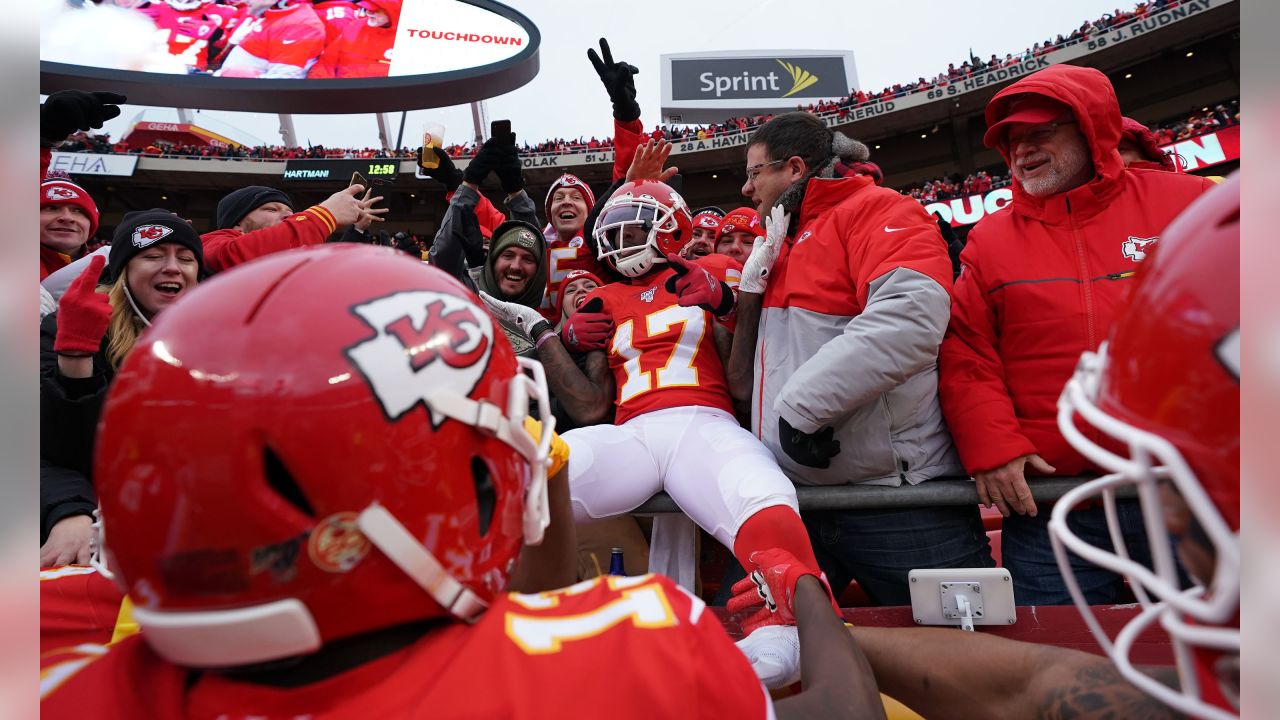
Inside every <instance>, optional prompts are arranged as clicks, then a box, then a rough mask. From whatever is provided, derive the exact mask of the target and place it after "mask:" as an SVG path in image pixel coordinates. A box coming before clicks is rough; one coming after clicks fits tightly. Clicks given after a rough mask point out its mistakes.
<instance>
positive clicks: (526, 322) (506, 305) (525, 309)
mask: <svg viewBox="0 0 1280 720" xmlns="http://www.w3.org/2000/svg"><path fill="white" fill-rule="evenodd" d="M480 299H481V300H484V304H485V305H486V306H488V308H489V312H490V313H492V314H493V316H494V317H496V318H498V319H499V320H502V321H505V322H506V323H507V324H509V325H514V326H515V327H517V328H520V330H522V331H524V334H525V335H528V336H529V339H530V340H532V341H534V342H535V343H536V342H538V338H539V337H540V336H542V335H543V334H544V333H547V332H551V323H549V322H547V320H546V318H544V317H542V313H540V312H538V311H537V310H534V309H533V308H531V307H529V306H527V305H520V304H519V303H511V302H505V301H503V300H499V299H498V298H496V297H494V296H492V295H490V294H488V293H486V292H485V291H483V290H481V291H480Z"/></svg>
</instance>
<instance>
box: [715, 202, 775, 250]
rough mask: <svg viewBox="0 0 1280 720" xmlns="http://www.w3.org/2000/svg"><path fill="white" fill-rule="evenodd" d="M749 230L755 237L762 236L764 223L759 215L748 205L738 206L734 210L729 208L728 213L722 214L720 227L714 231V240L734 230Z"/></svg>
mask: <svg viewBox="0 0 1280 720" xmlns="http://www.w3.org/2000/svg"><path fill="white" fill-rule="evenodd" d="M735 231H743V232H749V233H751V234H752V235H755V236H756V237H764V223H762V222H760V215H759V214H757V213H756V211H755V210H753V209H751V208H749V207H740V208H738V209H736V210H730V211H729V214H728V215H725V216H724V220H722V221H721V222H720V229H719V230H717V231H716V241H717V242H719V240H720V238H722V237H724V236H725V235H727V234H729V233H731V232H735Z"/></svg>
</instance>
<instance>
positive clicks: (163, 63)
mask: <svg viewBox="0 0 1280 720" xmlns="http://www.w3.org/2000/svg"><path fill="white" fill-rule="evenodd" d="M45 3H46V5H45V6H44V9H45V11H44V14H43V17H42V18H41V42H40V60H41V66H42V76H43V77H44V78H45V79H46V80H48V79H50V78H53V82H63V83H65V80H64V78H67V77H68V76H74V75H77V74H79V75H80V76H82V77H89V78H96V79H104V80H110V79H117V77H120V76H115V75H114V74H115V73H123V74H127V75H128V76H129V77H128V80H129V82H131V83H138V82H142V78H141V77H140V76H142V75H146V76H149V77H152V78H154V83H156V84H159V85H163V84H173V83H175V82H176V83H178V84H179V85H183V84H186V85H188V86H189V87H191V88H195V87H201V88H213V89H215V90H216V89H218V83H214V82H210V81H211V80H213V79H217V78H225V79H227V80H228V82H229V83H234V85H235V87H236V88H237V90H238V91H242V90H246V89H250V88H248V87H246V86H245V85H244V83H243V80H245V79H258V80H265V81H289V83H290V84H289V85H288V86H285V85H282V84H281V83H279V82H277V83H273V84H274V85H277V86H278V87H277V89H296V88H297V87H298V86H299V81H304V82H305V83H306V84H307V85H313V84H314V83H315V82H319V81H323V82H321V84H320V86H322V87H331V88H358V87H384V88H389V87H398V88H405V87H408V86H409V84H407V82H406V81H408V82H409V83H411V82H412V80H411V79H413V78H420V80H421V82H420V83H419V84H420V85H422V86H424V87H426V86H430V85H432V83H433V82H434V80H433V79H434V78H441V79H447V78H450V77H457V76H459V75H468V76H471V79H472V80H473V81H474V80H477V79H486V80H487V79H492V80H493V81H494V82H493V83H490V84H491V85H492V86H493V89H495V90H496V92H493V93H492V94H498V93H499V92H507V91H509V90H510V89H513V88H512V87H510V85H511V84H512V83H515V84H517V86H518V85H519V84H523V83H524V82H527V81H528V79H530V78H531V77H532V76H533V75H534V74H536V70H537V61H536V52H537V45H538V41H539V36H538V31H537V28H536V27H534V25H533V24H532V23H531V22H530V21H529V20H528V18H526V17H524V16H523V15H521V14H520V13H518V12H516V11H515V10H512V9H511V8H509V7H506V6H505V5H501V4H499V3H497V2H492V1H491V0H98V1H97V2H93V1H91V0H45ZM104 38H110V41H109V42H104V40H103V39H104ZM518 66H520V67H518ZM529 66H532V67H529ZM513 69H514V70H516V71H515V72H512V70H513ZM174 76H182V79H181V80H179V79H176V78H175V77H174ZM122 79H123V78H122ZM237 80H238V81H240V82H234V81H237ZM193 81H194V82H195V83H196V84H194V85H193V84H191V83H192V82H193ZM344 81H345V82H344ZM227 84H228V83H222V85H224V86H225V85H227ZM472 85H473V86H474V89H473V90H472V92H482V91H483V89H484V86H483V84H481V85H478V86H477V85H476V83H474V82H473V83H472ZM498 86H506V87H498ZM49 89H56V88H49ZM49 89H46V88H44V87H42V90H44V91H46V92H48V91H49ZM147 94H150V93H149V92H148V93H147ZM486 96H487V95H480V97H486ZM204 99H207V100H209V101H210V102H211V103H215V104H209V103H206V104H199V103H200V101H201V100H204ZM332 99H337V96H334V98H332ZM422 99H423V98H421V97H419V98H417V99H416V101H417V103H418V104H417V106H422V105H421V101H422ZM455 100H456V98H455ZM131 101H134V102H136V100H134V98H133V97H132V95H131ZM228 102H230V103H231V104H235V100H234V99H227V98H223V97H221V96H218V95H215V97H213V98H211V99H210V98H207V97H206V96H204V95H200V94H195V95H194V96H193V97H192V98H190V99H185V102H175V103H173V104H179V105H186V104H187V103H194V104H191V105H190V106H192V107H227V106H228V105H227V103H228ZM150 104H169V103H154V102H153V103H150ZM378 104H380V105H385V104H386V103H385V102H380V103H378ZM230 109H235V108H230ZM245 109H251V108H245ZM359 110H366V108H360V109H359ZM359 110H356V109H353V108H346V109H343V110H342V111H343V112H352V111H359ZM313 111H315V110H313ZM318 111H319V112H337V111H339V110H338V109H336V108H335V109H332V110H318Z"/></svg>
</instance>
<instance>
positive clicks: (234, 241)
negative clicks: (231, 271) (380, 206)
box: [200, 205, 337, 272]
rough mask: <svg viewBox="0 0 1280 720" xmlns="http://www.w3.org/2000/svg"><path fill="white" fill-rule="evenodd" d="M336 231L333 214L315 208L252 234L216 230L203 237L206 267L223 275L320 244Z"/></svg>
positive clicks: (295, 214)
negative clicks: (250, 263)
mask: <svg viewBox="0 0 1280 720" xmlns="http://www.w3.org/2000/svg"><path fill="white" fill-rule="evenodd" d="M336 229H337V223H336V221H335V220H334V218H333V213H331V212H329V211H328V210H326V209H325V208H323V207H320V206H319V205H316V206H314V207H310V208H307V209H306V210H303V211H302V212H300V213H294V214H293V215H290V216H289V217H287V218H285V219H284V221H283V222H280V223H279V224H276V225H272V226H271V227H268V228H263V229H261V230H254V231H253V232H248V233H244V232H240V231H239V230H231V229H227V230H215V231H213V232H211V233H205V234H204V235H201V236H200V240H201V242H203V243H204V264H205V267H207V268H208V269H209V271H210V272H221V271H223V270H226V269H227V268H229V267H234V266H236V265H239V264H241V263H246V262H248V261H250V260H253V259H254V258H259V257H262V256H263V255H270V254H271V253H274V252H280V251H281V250H289V249H291V248H297V247H303V246H304V245H319V244H320V243H322V242H324V241H325V238H327V237H329V234H330V233H332V232H333V231H334V230H336Z"/></svg>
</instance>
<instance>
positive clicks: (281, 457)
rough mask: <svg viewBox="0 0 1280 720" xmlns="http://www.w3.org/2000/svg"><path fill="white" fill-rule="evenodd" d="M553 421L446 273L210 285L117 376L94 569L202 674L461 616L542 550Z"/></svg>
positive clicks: (411, 263) (174, 655) (317, 260)
mask: <svg viewBox="0 0 1280 720" xmlns="http://www.w3.org/2000/svg"><path fill="white" fill-rule="evenodd" d="M531 398H532V399H533V400H534V401H536V402H537V404H538V408H539V410H540V412H541V413H542V417H543V418H545V420H544V429H543V433H542V437H541V438H539V439H536V440H535V439H534V438H533V437H531V436H530V434H529V433H528V432H527V431H526V429H525V427H524V420H525V416H526V414H527V411H528V407H529V402H530V399H531ZM550 418H551V415H550V412H549V409H548V406H547V393H546V385H545V382H544V380H543V377H542V371H541V366H539V365H538V364H537V363H531V362H527V361H523V360H521V361H518V360H517V358H516V357H515V355H514V354H513V352H512V350H511V346H510V345H509V344H508V342H507V339H506V337H505V335H504V334H503V333H502V332H501V331H500V330H498V329H497V326H496V324H495V323H494V321H493V318H492V317H491V316H490V315H489V314H488V313H487V312H486V311H485V309H484V306H483V305H481V304H480V303H479V302H478V301H477V300H476V298H475V296H474V295H473V294H472V293H470V292H469V291H468V290H466V289H465V288H464V287H463V286H462V285H461V284H459V283H458V282H456V281H455V280H453V279H452V278H450V277H448V276H446V275H445V274H444V273H443V272H441V271H439V270H437V269H434V268H431V267H429V266H426V265H423V264H422V263H420V262H417V261H416V260H414V259H412V258H410V257H408V256H406V255H403V254H401V253H397V252H395V251H393V250H391V249H389V248H376V247H369V246H360V245H323V246H319V247H314V248H306V249H301V250H295V251H291V252H284V253H279V254H275V255H271V256H269V257H266V258H262V259H260V260H256V261H254V262H252V263H249V264H246V265H244V266H242V267H239V268H236V269H234V270H231V271H229V272H227V273H225V274H223V275H219V276H218V277H217V278H215V279H214V280H213V281H212V282H209V283H201V284H200V287H199V288H198V289H197V291H194V292H193V293H192V294H191V297H190V298H186V299H184V300H183V302H181V303H179V304H177V305H175V306H174V307H173V308H171V309H169V310H166V311H165V312H164V313H163V314H162V315H160V316H159V317H158V319H157V321H156V323H155V325H154V326H153V327H152V328H150V330H148V332H147V334H146V335H145V336H144V337H143V339H142V341H141V342H139V343H138V345H137V346H136V347H135V348H134V350H133V352H132V353H130V355H129V357H128V359H127V360H126V362H125V363H124V364H123V365H122V367H121V369H120V372H119V374H118V375H117V377H116V379H115V382H114V384H113V385H112V387H111V391H110V394H109V396H108V399H107V403H106V407H105V409H104V411H103V415H102V426H101V431H100V433H99V438H98V452H97V455H96V458H95V478H94V480H95V485H96V486H97V489H98V492H99V498H100V502H101V511H102V527H103V528H104V530H105V531H104V532H103V533H102V537H101V541H100V546H101V547H102V550H103V558H102V559H103V561H104V562H105V564H106V565H108V566H109V567H110V568H111V569H112V570H114V571H116V575H117V578H118V579H120V581H121V584H122V586H123V587H124V589H125V590H127V591H128V593H129V594H130V596H131V597H132V598H133V601H134V603H135V609H134V615H135V617H136V619H137V621H138V624H139V625H140V626H141V627H142V628H143V629H144V630H145V633H144V635H145V636H146V638H147V640H148V641H149V642H150V643H151V645H152V647H153V648H154V649H155V650H156V652H158V653H159V654H160V655H162V656H164V657H166V658H167V659H169V660H170V661H172V662H175V663H178V664H181V665H187V666H192V667H226V666H234V665H244V664H250V663H256V662H262V661H266V660H271V659H276V658H283V657H290V656H294V655H300V654H303V653H307V652H311V651H314V650H316V649H317V648H319V647H320V646H321V645H322V644H324V643H326V642H329V641H332V640H334V639H337V638H342V637H346V636H351V635H356V634H359V633H364V632H367V631H370V630H373V629H377V628H383V627H388V626H392V625H397V624H401V623H404V622H407V621H411V620H416V619H420V618H429V617H434V616H441V615H447V614H452V615H453V616H455V617H458V618H461V619H465V620H470V619H473V618H475V617H476V616H477V615H478V614H479V613H480V612H481V611H483V610H484V608H485V607H487V605H488V604H489V603H490V601H491V600H492V598H493V597H494V596H495V594H497V593H500V592H502V591H504V590H505V587H506V584H507V579H508V576H509V573H510V571H511V569H512V565H513V562H514V559H515V557H516V553H517V552H518V550H519V549H520V547H521V543H522V541H524V542H530V543H536V542H539V541H541V537H542V530H543V528H545V526H546V524H547V519H548V513H547V509H546V504H547V503H546V468H547V455H548V448H549V445H550V441H551V430H552V426H553V424H554V423H552V422H551V421H550Z"/></svg>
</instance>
